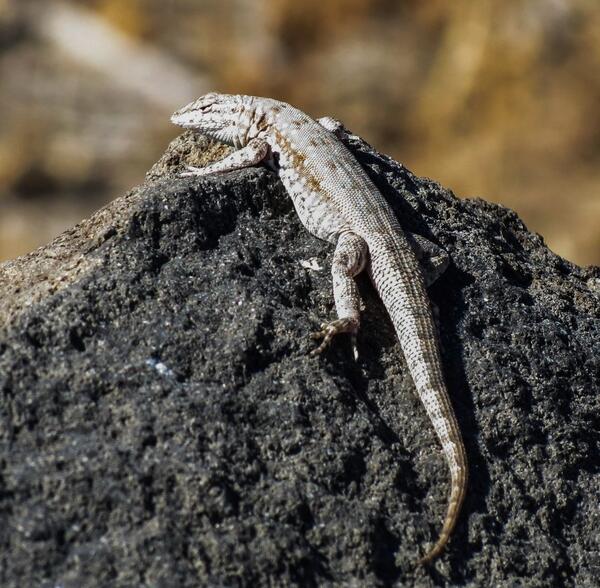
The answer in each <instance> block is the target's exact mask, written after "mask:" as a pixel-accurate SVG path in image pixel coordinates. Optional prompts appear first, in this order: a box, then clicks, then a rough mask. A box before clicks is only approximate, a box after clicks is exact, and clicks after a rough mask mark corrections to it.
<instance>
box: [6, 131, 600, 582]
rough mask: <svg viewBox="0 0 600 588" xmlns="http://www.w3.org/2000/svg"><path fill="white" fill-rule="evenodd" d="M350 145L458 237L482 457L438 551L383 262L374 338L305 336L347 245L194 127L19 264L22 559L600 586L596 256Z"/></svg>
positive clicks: (19, 575) (12, 576)
mask: <svg viewBox="0 0 600 588" xmlns="http://www.w3.org/2000/svg"><path fill="white" fill-rule="evenodd" d="M352 148H353V149H354V150H355V152H356V154H357V157H358V158H359V160H360V161H361V162H362V164H363V165H364V166H365V167H366V168H367V170H368V171H369V173H370V174H371V175H372V177H373V179H374V180H375V182H376V183H377V185H378V186H379V187H380V189H381V190H382V192H383V193H384V194H385V195H386V197H387V198H388V199H389V201H390V202H391V204H392V206H393V207H394V208H395V209H396V211H397V213H398V215H399V217H400V219H401V222H402V224H403V226H404V227H405V228H406V229H408V230H411V231H413V232H417V233H420V234H422V235H424V236H426V237H428V238H430V239H432V240H434V241H436V242H437V243H439V244H440V245H441V246H442V247H444V248H445V249H446V250H447V251H448V252H449V254H450V256H451V258H452V263H451V266H450V267H449V269H448V270H447V271H446V273H445V274H444V275H443V276H442V277H441V278H440V279H439V280H438V282H437V283H436V284H434V285H433V286H432V287H431V289H430V293H431V298H432V300H433V301H434V303H435V304H436V305H437V307H438V309H439V324H440V333H441V341H442V345H443V359H444V365H445V371H446V376H447V381H448V387H449V390H450V393H451V396H452V401H453V404H454V407H455V409H456V413H457V416H458V420H459V423H460V426H461V429H462V431H463V433H464V437H465V443H466V447H467V453H468V457H469V461H470V468H471V477H470V483H469V491H468V496H467V499H466V502H465V505H464V510H463V515H462V516H461V519H460V523H459V525H458V527H457V528H456V531H455V533H454V536H453V538H452V541H451V543H450V545H449V548H448V549H447V551H446V552H445V553H444V555H443V556H442V557H441V558H440V559H439V560H438V561H437V562H436V563H435V564H434V565H432V566H429V567H427V568H415V567H414V565H413V562H414V560H415V558H416V557H418V555H419V554H422V553H423V550H424V547H425V545H426V543H427V542H430V541H433V540H434V539H435V538H436V536H437V533H438V532H439V530H440V526H441V520H442V517H443V515H444V513H445V508H446V493H447V490H448V473H447V469H446V464H445V462H444V459H443V457H442V455H441V452H440V449H439V447H438V445H437V442H436V440H435V438H434V434H433V432H432V430H431V427H430V425H429V422H428V420H427V418H426V415H425V413H424V410H423V409H422V408H421V406H420V404H419V401H418V399H417V398H416V396H415V394H414V391H413V386H412V383H411V380H410V376H409V375H408V373H407V370H406V366H405V364H404V361H403V358H402V354H401V351H400V349H399V347H398V345H397V343H396V340H395V337H394V334H393V331H392V328H391V325H390V323H389V321H388V319H387V318H386V314H385V310H384V309H383V308H382V305H381V303H380V302H379V301H378V299H377V297H376V295H375V294H374V292H373V290H372V288H371V286H370V285H369V283H368V281H367V279H366V278H363V279H362V280H361V289H362V291H363V294H364V296H365V300H366V309H365V312H364V320H363V325H362V330H361V332H360V335H359V341H358V342H359V349H360V351H361V357H360V359H359V361H358V362H356V363H355V362H354V361H353V360H352V359H351V353H350V350H349V345H348V341H347V340H344V339H343V338H340V340H339V342H338V343H337V344H336V345H334V347H333V348H332V349H331V350H330V351H328V352H327V353H326V354H325V355H324V356H321V357H316V358H315V357H310V356H309V355H307V351H308V350H309V349H311V347H312V345H313V344H312V342H311V341H310V340H309V339H308V338H307V334H308V333H309V332H310V331H313V330H315V328H316V327H317V326H318V324H319V323H320V322H321V321H322V320H324V319H327V318H330V317H332V316H333V311H332V295H331V290H330V277H329V272H328V265H329V262H330V260H331V254H332V248H331V247H330V246H329V245H327V244H324V243H322V242H320V241H317V240H316V239H315V238H313V237H312V236H310V235H309V234H308V233H307V232H306V231H305V230H304V229H303V228H302V227H301V225H300V223H299V221H298V220H297V218H296V216H295V213H294V211H293V208H292V205H291V203H290V201H289V199H288V198H287V197H286V195H285V192H284V190H283V188H282V186H281V184H280V183H279V182H278V180H277V178H276V176H275V175H274V174H273V173H272V172H270V171H268V170H266V169H252V170H244V171H241V172H239V173H231V174H228V175H225V176H220V177H217V176H213V177H207V178H203V179H188V178H186V179H181V178H178V177H177V176H176V172H177V171H178V170H179V169H181V165H182V164H183V163H184V162H187V163H197V162H198V161H200V162H201V161H202V160H203V159H204V160H206V159H207V158H209V159H210V157H212V156H213V155H214V154H215V153H217V152H218V151H219V149H220V147H218V146H215V145H214V144H210V143H208V142H207V141H206V140H205V139H203V138H198V137H192V136H190V135H187V134H184V135H182V137H181V138H179V139H177V140H176V141H175V142H174V143H173V144H172V146H171V147H170V148H169V150H168V152H167V154H166V155H165V156H164V157H163V159H162V160H161V161H160V162H159V163H158V164H157V165H156V166H155V167H154V168H153V170H151V172H150V174H149V176H148V181H147V182H146V184H145V185H144V186H142V187H140V188H138V189H136V190H134V191H132V192H131V193H130V194H128V195H127V196H126V197H124V198H122V199H119V200H116V201H115V202H114V203H112V204H111V205H109V206H108V207H107V208H105V209H103V210H102V211H100V212H99V213H98V214H97V215H95V216H94V217H92V218H91V219H89V220H88V221H85V222H83V223H81V224H80V225H78V226H77V227H75V228H74V229H72V230H71V231H69V232H67V233H65V234H64V235H62V236H61V237H59V239H57V240H56V241H55V242H54V243H51V244H50V245H48V246H47V247H45V248H42V249H40V250H38V251H36V252H34V253H32V254H30V255H29V256H26V257H24V258H21V259H19V260H15V261H13V262H10V263H8V264H4V265H3V266H0V301H1V303H0V325H3V326H2V327H0V443H1V445H0V585H2V586H4V587H21V586H48V587H51V586H52V587H53V586H63V587H65V588H67V587H80V586H164V587H168V586H198V585H210V586H266V585H271V586H273V585H302V586H316V585H319V586H327V585H337V586H342V585H361V586H362V585H364V586H393V585H397V586H413V585H419V586H438V585H451V586H491V585H493V586H514V585H519V586H549V585H561V586H563V585H564V586H575V585H576V586H592V585H597V582H598V578H599V577H600V539H599V538H600V533H599V532H598V529H599V528H600V508H599V504H600V472H599V469H600V462H599V460H598V455H599V454H600V394H599V385H600V384H599V375H600V364H599V358H600V340H599V339H600V337H599V335H600V318H599V290H600V289H599V287H598V285H599V283H600V271H599V269H598V268H588V269H582V268H578V267H576V266H574V265H572V264H570V263H568V262H566V261H565V260H563V259H561V258H559V257H557V256H556V255H554V254H553V253H552V252H551V251H549V250H548V249H547V248H546V247H545V246H544V243H543V240H542V238H541V237H539V236H538V235H535V234H532V233H530V232H528V231H527V229H526V228H525V227H524V226H523V224H522V223H521V221H520V220H519V219H518V217H517V216H516V215H515V214H514V213H513V212H511V211H510V210H507V209H505V208H502V207H499V206H495V205H492V204H489V203H486V202H484V201H482V200H458V199H456V198H455V197H454V196H453V195H452V194H451V193H450V192H448V191H447V190H444V189H443V188H442V187H441V186H439V185H438V184H436V183H434V182H431V181H429V180H425V179H420V178H417V177H415V176H414V175H413V174H411V173H410V172H409V171H408V170H406V169H405V168H404V167H402V166H401V165H399V164H397V163H395V162H393V161H391V160H390V159H388V158H386V157H385V156H382V155H379V154H377V153H376V152H374V151H373V150H372V149H370V148H369V147H368V146H367V145H365V144H363V143H360V142H358V141H357V142H354V143H353V145H352ZM207 154H208V155H207ZM198 158H199V159H198ZM303 262H308V263H303ZM311 267H312V268H318V267H320V268H322V269H320V270H319V269H311Z"/></svg>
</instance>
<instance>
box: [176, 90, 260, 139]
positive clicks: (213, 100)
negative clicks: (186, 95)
mask: <svg viewBox="0 0 600 588" xmlns="http://www.w3.org/2000/svg"><path fill="white" fill-rule="evenodd" d="M253 110H254V107H253V98H252V97H251V96H239V95H235V94H218V93H216V92H211V93H209V94H205V95H204V96H200V98H198V100H194V102H190V103H189V104H188V105H187V106H184V107H183V108H180V109H179V110H178V111H177V112H175V113H174V114H173V116H171V122H172V123H174V124H176V125H179V126H180V127H183V128H184V129H192V130H194V131H198V132H199V133H202V134H204V135H208V136H209V137H213V138H214V139H217V140H219V141H223V142H224V143H229V144H230V145H233V146H234V147H241V146H243V145H245V144H246V143H247V142H248V140H249V139H250V138H251V137H248V133H247V131H246V132H244V131H245V129H248V124H244V122H245V121H246V120H248V118H249V117H251V116H252V113H253Z"/></svg>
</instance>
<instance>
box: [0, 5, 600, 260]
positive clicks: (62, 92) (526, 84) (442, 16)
mask: <svg viewBox="0 0 600 588" xmlns="http://www.w3.org/2000/svg"><path fill="white" fill-rule="evenodd" d="M599 71H600V3H597V2H590V1H589V0H519V1H517V2H511V3H500V2H492V1H491V0H482V1H480V2H477V3H474V2H470V1H468V0H455V1H454V2H451V3H450V2H443V1H441V0H430V1H428V2H418V1H417V0H403V1H396V0H395V1H392V0H329V1H328V2H323V1H322V0H304V1H303V2H302V3H298V2H297V1H295V0H170V1H168V2H165V1H164V0H129V1H128V2H122V1H121V0H78V1H77V2H75V1H72V2H67V1H58V0H57V1H54V0H44V1H43V2H41V1H40V0H0V112H2V116H1V117H0V259H6V258H10V257H14V256H16V255H20V254H22V253H25V252H27V251H29V250H31V249H32V248H35V247H37V246H38V245H41V244H42V243H45V242H47V241H48V240H49V239H50V238H51V237H53V236H54V235H56V234H58V233H59V232H60V231H62V230H63V229H65V228H67V227H68V226H70V225H72V224H74V223H76V222H77V221H79V220H80V219H81V218H83V217H85V216H87V215H89V214H90V212H91V211H93V210H95V209H97V208H98V207H99V206H101V205H102V204H104V203H105V202H107V201H108V200H110V199H112V198H114V197H115V196H117V195H119V194H122V193H123V192H124V191H126V190H127V189H128V188H129V187H131V186H132V185H134V184H136V183H139V182H141V181H142V179H143V176H144V173H145V172H146V170H147V169H148V168H149V167H150V166H151V165H152V163H153V162H154V161H155V160H156V159H157V158H158V157H159V155H160V153H161V152H162V151H163V150H164V148H165V147H166V145H167V143H168V141H169V139H170V138H172V137H173V136H175V135H176V134H177V133H178V132H179V131H178V129H176V128H174V127H172V126H171V125H170V124H169V115H170V113H171V111H173V110H175V109H176V108H178V107H179V106H181V105H183V104H184V103H186V102H189V101H190V100H192V99H193V98H195V97H197V96H198V95H200V94H202V93H205V92H206V91H208V90H213V89H214V90H219V91H223V92H232V93H248V94H257V95H263V96H272V97H276V98H279V99H282V100H286V101H288V102H292V103H293V104H295V105H297V106H299V107H300V108H302V109H303V110H306V111H307V112H309V113H310V114H312V115H313V116H322V115H325V114H330V115H334V116H336V117H337V118H340V119H342V120H344V121H345V123H346V124H347V126H348V127H350V128H351V129H352V130H353V131H355V132H356V133H358V134H360V135H362V136H363V137H364V138H365V139H367V140H368V141H369V142H371V143H372V144H374V145H375V146H377V148H378V149H380V150H382V151H385V152H387V153H389V154H390V155H392V156H393V157H395V158H397V159H399V160H401V161H403V162H404V163H405V164H406V165H407V166H408V167H409V168H410V169H412V170H413V171H415V172H416V173H418V174H420V175H425V176H429V177H431V178H434V179H436V180H438V181H440V182H442V183H443V184H444V185H447V186H450V187H452V188H453V189H454V190H455V192H456V193H457V194H458V195H461V196H474V195H480V196H482V197H484V198H486V199H489V200H494V201H497V202H501V203H502V204H505V205H506V206H509V207H511V208H514V209H515V210H517V212H518V213H519V214H520V215H521V216H522V218H523V219H524V220H525V222H526V223H527V224H528V225H529V227H530V228H531V229H533V230H535V231H538V232H540V233H541V234H543V235H544V237H545V238H546V240H547V241H548V243H549V245H550V247H551V248H553V249H554V250H555V251H556V252H558V253H559V254H561V255H563V256H564V257H567V258H568V259H571V260H573V261H575V262H577V263H580V264H585V263H599V262H600V231H599V230H598V226H599V224H600V222H599V221H600V109H599V107H598V105H599V104H600V75H598V72H599Z"/></svg>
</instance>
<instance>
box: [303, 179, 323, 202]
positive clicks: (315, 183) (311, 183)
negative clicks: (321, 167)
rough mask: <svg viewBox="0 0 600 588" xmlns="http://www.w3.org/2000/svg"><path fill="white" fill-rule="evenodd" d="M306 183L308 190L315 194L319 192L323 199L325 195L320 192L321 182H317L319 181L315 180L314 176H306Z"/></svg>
mask: <svg viewBox="0 0 600 588" xmlns="http://www.w3.org/2000/svg"><path fill="white" fill-rule="evenodd" d="M306 183H307V184H308V187H309V188H312V189H313V190H315V191H316V192H319V193H320V194H321V195H322V196H323V197H325V194H324V193H323V192H322V191H321V182H319V180H317V178H315V176H312V175H311V176H308V179H307V181H306Z"/></svg>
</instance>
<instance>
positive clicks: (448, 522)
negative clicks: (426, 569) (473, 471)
mask: <svg viewBox="0 0 600 588" xmlns="http://www.w3.org/2000/svg"><path fill="white" fill-rule="evenodd" d="M463 454H464V449H463ZM462 463H463V464H464V466H465V467H463V468H461V470H459V475H457V476H455V475H453V476H452V483H451V488H450V498H449V500H448V510H447V511H446V518H445V519H444V525H443V527H442V530H441V532H440V535H439V537H438V540H437V541H436V542H435V544H434V545H433V547H432V548H431V549H430V550H429V551H428V552H427V553H426V554H425V555H424V556H423V557H421V558H420V559H419V560H417V565H425V564H428V563H430V562H431V561H433V560H434V559H435V558H436V557H437V556H438V555H440V553H442V551H443V550H444V548H445V547H446V544H447V543H448V541H449V540H450V535H451V533H452V531H453V530H454V527H455V525H456V521H457V520H458V514H459V512H460V507H461V506H462V502H463V500H464V498H465V492H466V488H467V468H466V463H467V460H466V457H465V456H464V455H463V459H462Z"/></svg>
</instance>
